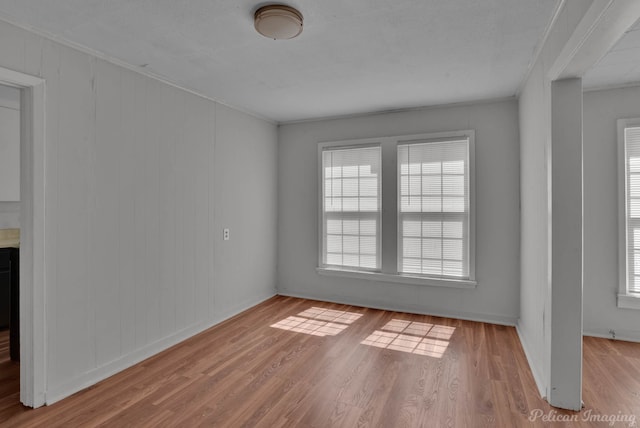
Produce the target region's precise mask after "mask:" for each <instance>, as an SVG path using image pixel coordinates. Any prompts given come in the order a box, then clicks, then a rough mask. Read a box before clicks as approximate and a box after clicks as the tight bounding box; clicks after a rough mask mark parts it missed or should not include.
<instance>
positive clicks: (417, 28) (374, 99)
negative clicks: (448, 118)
mask: <svg viewBox="0 0 640 428" xmlns="http://www.w3.org/2000/svg"><path fill="white" fill-rule="evenodd" d="M558 1H559V0H322V1H317V0H292V1H290V2H287V3H288V4H290V5H291V6H294V7H297V8H298V9H299V10H300V11H301V12H302V14H303V15H304V17H305V23H304V31H303V33H302V34H301V36H300V37H298V38H296V39H293V40H279V41H274V40H270V39H266V38H264V37H262V36H260V35H259V34H258V33H257V32H256V31H255V30H254V29H253V20H252V18H253V12H254V11H255V10H256V8H257V7H258V6H261V5H263V4H264V3H259V1H258V0H108V1H105V0H55V1H54V0H0V17H4V18H6V19H8V20H10V21H12V22H15V23H17V24H21V25H26V26H30V27H33V28H35V29H38V30H40V31H44V32H46V33H49V34H52V35H55V36H56V37H58V38H62V39H65V40H68V41H71V42H73V43H77V44H80V45H83V46H86V47H88V48H91V49H93V50H96V51H99V52H102V53H104V54H106V55H109V56H111V57H114V58H117V59H119V60H121V61H124V62H126V63H129V64H131V65H134V66H138V67H143V69H146V70H148V71H149V72H151V73H154V74H156V75H159V76H162V77H164V78H166V79H167V80H170V81H172V82H174V83H176V84H178V85H180V86H183V87H185V88H189V89H192V90H194V91H196V92H198V93H201V94H204V95H206V96H209V97H212V98H215V99H217V100H220V101H222V102H225V103H227V104H229V105H231V106H235V107H239V108H241V109H243V110H246V111H249V112H252V113H255V114H257V115H259V116H263V117H266V118H270V119H272V120H275V121H279V122H284V121H293V120H301V119H308V118H317V117H326V116H338V115H347V114H357V113H365V112H374V111H383V110H393V109H403V108H411V107H419V106H428V105H437V104H446V103H454V102H464V101H473V100H481V99H490V98H499V97H506V96H513V95H514V94H515V93H516V91H517V90H518V86H519V85H520V83H521V82H522V79H523V78H524V76H525V74H526V72H527V69H528V66H529V63H530V61H531V60H532V59H533V56H534V53H535V49H536V46H537V44H538V43H539V42H540V41H541V38H542V36H543V34H544V31H545V28H546V26H547V25H548V23H549V21H550V19H551V16H552V14H553V11H554V9H555V7H556V5H557V3H558Z"/></svg>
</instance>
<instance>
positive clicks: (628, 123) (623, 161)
mask: <svg viewBox="0 0 640 428" xmlns="http://www.w3.org/2000/svg"><path fill="white" fill-rule="evenodd" d="M638 126H640V118H629V119H618V121H617V133H618V134H617V139H618V298H617V305H618V308H623V309H640V294H637V293H629V291H628V282H629V269H628V262H629V257H628V254H627V236H628V233H627V154H626V146H625V138H624V134H625V129H626V128H631V127H638Z"/></svg>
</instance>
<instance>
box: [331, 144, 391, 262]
mask: <svg viewBox="0 0 640 428" xmlns="http://www.w3.org/2000/svg"><path fill="white" fill-rule="evenodd" d="M322 182H323V186H322V189H323V194H322V240H323V243H322V247H323V251H322V263H323V265H324V266H336V267H347V268H349V269H358V270H360V269H361V270H379V269H380V199H381V198H380V147H379V146H367V147H359V148H326V149H324V150H323V152H322Z"/></svg>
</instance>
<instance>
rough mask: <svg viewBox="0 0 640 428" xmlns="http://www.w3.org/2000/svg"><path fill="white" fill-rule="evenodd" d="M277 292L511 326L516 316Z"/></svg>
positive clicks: (513, 324)
mask: <svg viewBox="0 0 640 428" xmlns="http://www.w3.org/2000/svg"><path fill="white" fill-rule="evenodd" d="M278 294H279V295H281V296H289V297H298V298H301V299H311V300H320V301H325V302H331V303H339V304H343V305H352V306H363V307H366V308H371V309H381V310H385V311H394V312H409V313H413V314H420V315H432V316H436V317H443V318H455V319H461V320H466V321H477V322H485V323H488V324H498V325H507V326H510V327H513V326H515V325H516V320H517V318H515V317H508V316H503V315H494V314H478V313H471V312H459V311H442V310H440V309H436V308H430V307H428V306H423V305H403V304H400V305H398V304H393V303H390V302H380V301H373V300H366V299H361V298H353V297H348V296H326V295H320V294H317V295H314V294H312V293H294V292H290V291H286V290H278Z"/></svg>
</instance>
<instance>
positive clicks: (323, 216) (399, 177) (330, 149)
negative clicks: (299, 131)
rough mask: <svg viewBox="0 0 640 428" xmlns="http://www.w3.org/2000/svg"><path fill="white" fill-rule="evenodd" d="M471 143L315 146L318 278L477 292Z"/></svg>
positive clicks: (412, 140) (465, 138)
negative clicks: (464, 289)
mask: <svg viewBox="0 0 640 428" xmlns="http://www.w3.org/2000/svg"><path fill="white" fill-rule="evenodd" d="M474 137H475V134H474V132H473V131H459V132H446V133H437V134H422V135H411V136H403V137H384V138H378V139H368V140H355V141H341V142H331V143H320V144H319V146H318V152H319V166H320V168H319V170H320V173H319V200H320V207H321V208H320V211H321V212H320V225H319V229H320V234H319V248H320V256H319V267H318V269H317V270H318V273H320V274H323V275H335V276H349V277H358V278H365V279H369V280H377V281H386V282H401V283H410V284H420V285H422V284H426V285H438V286H449V287H460V288H470V287H475V285H476V283H475V263H474V260H475V251H474V245H475V240H474V231H475V228H474V191H473V189H474V180H473V177H474ZM383 165H384V168H385V169H384V170H382V168H383ZM382 189H384V192H385V194H384V197H383V195H382ZM383 231H384V234H383ZM396 244H397V245H396Z"/></svg>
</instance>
